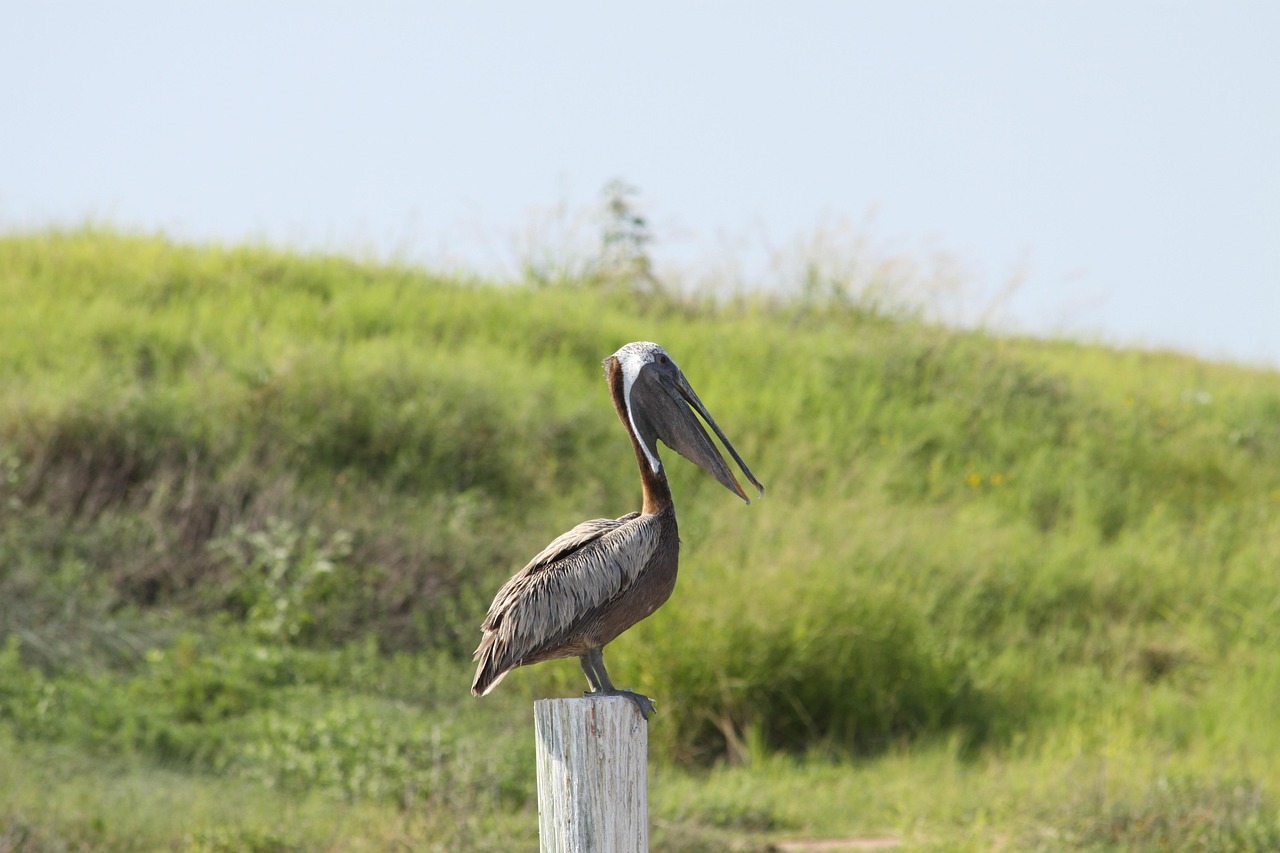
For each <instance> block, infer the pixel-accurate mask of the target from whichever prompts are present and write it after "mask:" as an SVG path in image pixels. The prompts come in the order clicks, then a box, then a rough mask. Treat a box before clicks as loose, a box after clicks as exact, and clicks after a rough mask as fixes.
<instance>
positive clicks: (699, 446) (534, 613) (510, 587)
mask: <svg viewBox="0 0 1280 853" xmlns="http://www.w3.org/2000/svg"><path fill="white" fill-rule="evenodd" d="M604 369H605V376H606V377H607V380H608V383H609V392H610V394H611V396H612V397H613V407H614V409H615V410H616V411H617V413H618V419H619V420H621V421H622V426H623V427H624V428H625V429H626V430H627V434H628V435H629V436H630V437H631V444H632V446H633V447H634V448H635V453H636V462H637V463H638V464H639V466H640V483H641V486H642V487H643V489H644V505H643V506H642V507H641V509H640V512H632V513H628V514H627V515H624V516H622V517H621V518H617V519H609V518H596V519H592V520H591V521H584V522H582V523H581V524H579V525H578V526H577V527H575V528H573V529H572V530H570V531H569V532H568V533H565V534H564V535H563V536H560V537H558V538H556V539H555V541H553V542H552V543H551V544H550V545H548V546H547V547H546V548H544V549H543V550H542V552H541V553H539V554H538V555H537V556H536V557H534V558H533V559H532V560H530V561H529V564H528V565H527V566H525V567H524V568H523V569H521V570H520V571H519V572H517V573H516V575H515V576H514V577H513V578H511V580H509V581H507V583H506V584H505V585H504V586H503V587H502V589H500V590H498V594H497V595H496V596H494V599H493V604H492V605H491V606H490V607H489V614H488V616H486V617H485V620H484V624H483V625H481V626H480V630H481V633H482V637H481V640H480V647H479V648H477V649H476V654H475V659H476V660H477V661H479V666H478V667H477V668H476V677H475V681H474V682H472V684H471V692H472V693H473V694H475V695H476V696H483V695H485V694H486V693H488V692H489V691H490V690H492V689H493V688H494V687H495V686H496V685H497V684H498V682H499V681H501V680H502V678H503V676H505V675H506V674H507V673H508V672H510V671H511V670H512V669H514V668H515V667H517V666H526V665H528V664H531V663H540V662H542V661H545V660H553V659H555V658H566V657H577V658H578V661H579V662H580V663H581V664H582V671H583V672H584V673H585V674H586V676H587V682H588V683H589V684H590V685H591V690H590V692H588V693H584V694H583V695H584V696H625V697H627V698H628V699H630V700H631V701H632V702H634V703H635V705H636V707H637V708H639V709H640V713H641V714H643V715H644V717H645V719H648V718H649V715H650V714H652V713H653V711H654V705H653V701H652V700H651V699H649V697H647V696H642V695H640V694H639V693H636V692H634V691H631V690H619V689H617V688H615V687H614V686H613V682H612V681H610V680H609V673H607V672H605V668H604V655H603V650H604V647H605V645H606V644H607V643H609V642H610V641H611V640H613V638H614V637H617V636H618V635H619V634H621V633H622V632H623V631H625V630H627V629H628V628H630V627H631V626H632V625H634V624H636V623H637V622H639V621H640V620H641V619H644V618H645V617H646V616H648V615H649V614H651V613H653V611H655V610H657V609H658V607H660V606H661V605H662V603H663V602H665V601H666V600H667V597H668V596H670V595H671V590H672V589H673V588H674V587H675V584H676V561H677V559H678V557H679V553H680V537H679V533H678V531H677V529H676V511H675V506H674V505H673V504H672V502H671V488H670V487H669V486H668V485H667V472H666V470H665V469H664V468H663V467H662V460H661V459H659V458H658V444H657V440H658V439H662V442H663V443H664V444H666V445H667V446H668V447H670V448H671V449H672V450H674V451H676V452H677V453H679V454H680V455H681V456H683V457H685V458H686V459H689V460H690V461H692V462H695V463H697V464H698V465H699V466H701V467H702V468H703V470H705V471H707V473H709V474H711V476H713V477H715V478H716V479H717V480H719V481H720V483H721V484H722V485H724V487H725V488H727V489H729V491H731V492H734V493H735V494H737V495H738V496H739V497H741V498H742V499H743V500H744V501H746V502H747V503H751V500H750V498H748V497H747V495H746V493H745V492H744V491H743V490H742V486H740V485H738V481H737V479H736V478H735V477H734V476H733V472H732V471H730V470H729V466H728V465H727V464H725V461H724V458H723V457H722V456H721V455H720V453H719V451H718V450H717V449H716V446H715V444H713V443H712V441H711V437H710V436H709V435H707V431H706V430H705V429H703V427H702V424H700V423H699V422H698V420H697V418H695V417H694V416H693V413H694V412H695V411H696V412H697V413H698V414H699V415H701V416H702V419H703V420H705V421H706V422H707V423H708V424H709V425H710V426H711V428H712V429H713V430H715V433H716V435H718V436H719V437H720V441H721V442H722V443H723V444H724V446H725V448H726V449H727V450H728V451H729V454H730V455H731V456H732V457H733V458H734V461H736V462H737V463H738V467H739V468H741V469H742V473H743V474H745V475H746V477H747V480H749V481H750V482H751V484H752V485H753V486H755V487H756V488H757V489H759V490H760V494H762V495H763V494H764V486H762V485H760V483H759V482H758V481H757V480H756V478H755V477H754V476H753V475H752V473H751V471H750V470H749V469H748V468H747V465H746V463H745V462H743V461H742V457H741V456H739V455H738V452H737V451H736V450H734V449H733V445H732V444H730V443H729V439H727V438H726V437H725V434H724V432H722V431H721V429H720V427H719V426H717V425H716V422H715V420H714V419H713V418H712V417H711V414H710V413H709V412H708V411H707V409H706V407H705V406H704V405H702V401H701V400H699V399H698V395H697V394H695V393H694V391H693V388H692V387H690V385H689V381H688V380H687V379H685V378H684V374H683V373H681V372H680V368H679V367H677V366H676V363H675V362H674V361H673V360H672V359H671V356H669V355H667V353H666V350H664V349H663V348H662V347H660V346H658V345H657V344H654V343H648V342H636V343H630V344H627V345H626V346H624V347H623V348H622V349H620V350H618V351H617V352H615V353H614V354H613V355H611V356H609V357H608V358H606V359H605V360H604Z"/></svg>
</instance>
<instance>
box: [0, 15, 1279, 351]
mask: <svg viewBox="0 0 1280 853" xmlns="http://www.w3.org/2000/svg"><path fill="white" fill-rule="evenodd" d="M4 18H5V22H4V26H3V28H0V122H3V125H2V126H0V228H7V229H12V228H15V227H16V228H28V227H37V226H40V225H43V224H46V223H62V224H73V223H77V222H81V221H83V220H84V219H86V218H94V219H97V220H99V221H106V222H109V223H113V224H116V225H120V226H123V227H128V228H142V229H147V230H155V229H160V230H164V231H166V232H167V233H170V234H172V235H174V236H176V237H179V238H183V239H198V240H204V239H216V240H221V241H238V240H241V239H245V238H250V239H259V240H261V239H266V240H269V241H271V242H275V243H281V244H289V245H296V246H302V247H306V248H323V249H328V250H334V251H358V252H369V251H373V252H378V253H384V254H386V253H397V252H398V253H401V254H402V255H405V256H408V257H410V258H414V259H429V260H439V259H445V258H447V259H450V260H454V261H458V260H461V261H462V262H464V263H468V264H472V265H474V266H476V267H477V268H492V267H493V265H494V264H496V263H501V262H502V261H503V259H504V258H505V259H509V258H510V256H511V253H512V251H513V245H512V244H513V242H517V240H516V238H515V237H514V236H513V235H516V234H520V233H522V232H524V231H527V230H528V227H529V226H530V223H531V222H538V221H542V220H545V218H546V215H547V214H546V210H547V209H549V208H551V207H553V206H555V205H556V204H558V203H562V202H563V203H566V204H568V205H569V206H570V207H573V206H580V205H585V204H587V203H589V202H590V201H591V200H593V199H594V198H595V197H596V196H597V194H598V192H599V190H600V188H601V187H602V186H603V185H604V183H605V182H606V181H608V180H609V179H611V178H615V177H621V178H624V179H625V180H626V181H628V182H629V183H631V184H633V185H634V186H636V187H638V188H639V190H640V193H641V199H642V202H643V205H644V210H645V212H646V213H647V214H649V216H650V218H651V220H652V222H653V224H654V231H655V237H656V240H657V242H656V248H655V253H656V255H657V259H658V262H659V264H660V265H661V264H664V263H665V264H671V265H674V264H676V263H677V262H680V263H688V262H689V259H691V258H697V257H704V256H709V255H715V254H717V253H720V254H723V253H724V252H725V251H727V250H726V246H729V247H733V248H731V249H729V250H728V251H741V252H743V253H744V255H747V256H752V255H753V254H756V255H758V254H759V252H760V246H761V245H763V244H765V243H769V244H772V245H782V244H786V243H787V242H788V241H790V240H793V239H796V238H798V237H800V236H803V235H805V234H811V233H813V232H814V230H815V229H816V228H818V227H819V226H820V225H822V224H823V223H831V222H834V221H838V220H840V219H842V218H845V217H847V218H849V219H850V220H852V221H854V222H858V223H862V224H860V225H859V226H858V227H859V228H861V229H863V230H864V231H865V232H866V233H867V234H868V235H869V236H870V237H871V238H872V239H873V241H874V242H876V243H878V244H881V245H883V246H887V247H889V248H891V249H893V250H899V249H900V250H904V251H913V252H914V251H919V252H921V253H928V252H932V251H934V250H943V251H945V252H946V253H949V254H951V255H953V256H955V257H957V258H959V259H960V261H961V266H962V267H963V269H964V270H965V271H966V273H967V275H968V277H969V283H970V288H971V291H972V293H973V296H972V299H973V304H974V305H978V306H979V307H980V306H981V305H982V304H985V301H989V300H990V299H991V298H992V297H993V295H994V294H995V293H997V292H998V291H999V290H1000V289H1001V287H1002V286H1003V285H1004V284H1005V283H1006V282H1008V281H1009V280H1010V278H1011V277H1012V276H1014V275H1015V274H1017V273H1019V272H1021V273H1023V274H1025V281H1024V282H1023V284H1022V285H1021V287H1020V288H1019V289H1018V290H1017V291H1016V293H1015V294H1014V296H1013V298H1012V299H1011V301H1009V303H1008V304H1007V305H1005V306H1004V308H1003V311H1002V313H1001V314H1000V316H1001V318H1002V319H1003V321H1004V322H1006V323H1008V324H1009V325H1011V326H1016V327H1019V328H1023V329H1028V330H1034V331H1067V332H1071V333H1073V334H1079V335H1083V336H1086V337H1092V336H1095V335H1097V336H1101V337H1102V338H1103V339H1105V340H1108V341H1112V342H1118V343H1132V344H1145V345H1172V346H1177V347H1181V348H1184V349H1190V350H1193V351H1196V352H1199V353H1202V354H1206V355H1210V356H1215V357H1230V358H1237V359H1243V360H1250V361H1261V362H1266V363H1272V364H1280V48H1278V47H1277V45H1280V3H1277V2H1273V0H1257V2H1201V3H1176V2H1168V1H1167V0H1166V2H1074V0H1073V2H1059V3H1046V2H999V3H997V2H976V3H941V2H939V3H921V2H911V3H892V2H883V0H882V1H881V2H876V3H866V2H848V3H835V2H828V3H809V2H786V3H753V2H733V3H694V2H684V3H671V2H647V3H642V4H635V3H629V4H605V3H586V2H580V3H557V2H550V3H514V2H507V3H467V4H463V3H452V4H442V3H415V4H410V3H389V2H365V3H360V4H356V3H348V4H339V3H301V2H299V3H270V2H262V3H242V2H223V3H202V4H196V3H181V2H167V3H127V2H126V3H118V4H106V3H84V2H75V3H72V2H67V3H56V2H55V3H23V4H13V5H12V6H11V7H10V8H9V9H8V10H6V13H5V16H4ZM539 211H542V212H541V213H539ZM869 211H874V216H872V217H871V218H870V220H869V221H867V216H868V212H869ZM522 239H527V238H522Z"/></svg>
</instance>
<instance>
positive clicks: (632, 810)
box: [533, 696, 649, 853]
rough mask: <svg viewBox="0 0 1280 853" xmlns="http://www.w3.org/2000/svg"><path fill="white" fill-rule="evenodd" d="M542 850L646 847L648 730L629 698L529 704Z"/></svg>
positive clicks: (605, 851) (641, 851) (604, 851)
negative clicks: (532, 721) (536, 746)
mask: <svg viewBox="0 0 1280 853" xmlns="http://www.w3.org/2000/svg"><path fill="white" fill-rule="evenodd" d="M533 718H534V730H535V732H536V734H537V741H538V835H539V837H540V838H541V840H542V843H541V849H542V853H588V851H600V853H648V850H649V764H648V762H649V729H648V726H647V724H646V723H645V720H644V717H642V716H641V715H640V711H639V710H638V709H637V708H636V706H635V705H634V704H632V702H631V701H630V700H628V699H624V698H622V697H620V696H607V697H601V698H599V699H586V698H583V699H542V700H540V701H538V702H534V703H533Z"/></svg>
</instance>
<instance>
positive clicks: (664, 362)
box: [658, 355, 667, 364]
mask: <svg viewBox="0 0 1280 853" xmlns="http://www.w3.org/2000/svg"><path fill="white" fill-rule="evenodd" d="M658 362H659V363H661V364H666V363H667V357H666V356H665V355H660V356H658Z"/></svg>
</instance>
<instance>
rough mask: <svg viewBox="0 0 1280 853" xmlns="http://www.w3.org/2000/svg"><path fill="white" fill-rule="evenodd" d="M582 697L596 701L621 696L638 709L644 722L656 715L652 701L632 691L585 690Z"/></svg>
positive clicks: (656, 709)
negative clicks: (600, 698) (602, 697)
mask: <svg viewBox="0 0 1280 853" xmlns="http://www.w3.org/2000/svg"><path fill="white" fill-rule="evenodd" d="M582 695H583V696H585V697H586V698H588V699H596V698H599V697H601V696H621V697H623V698H624V699H630V700H631V702H632V704H634V705H635V706H636V708H638V709H639V711H640V716H642V717H644V718H645V720H648V719H649V718H650V717H651V716H653V715H654V714H656V713H658V708H657V706H656V705H654V703H653V700H652V699H650V698H649V697H648V696H645V695H644V694H642V693H637V692H635V691H634V690H626V689H622V690H619V689H617V688H610V689H607V690H587V691H585V692H584V693H583V694H582Z"/></svg>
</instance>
